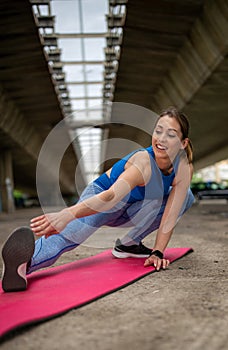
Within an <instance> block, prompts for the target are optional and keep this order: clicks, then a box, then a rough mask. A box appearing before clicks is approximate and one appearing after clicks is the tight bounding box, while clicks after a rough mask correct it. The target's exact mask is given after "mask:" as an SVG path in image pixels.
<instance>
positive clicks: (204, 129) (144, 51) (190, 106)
mask: <svg viewBox="0 0 228 350" xmlns="http://www.w3.org/2000/svg"><path fill="white" fill-rule="evenodd" d="M114 102H115V103H116V105H117V107H114V110H113V112H112V121H118V122H121V120H122V122H123V123H125V124H129V125H132V123H133V124H134V125H136V127H137V128H138V131H137V132H136V129H135V128H132V127H131V128H127V127H126V126H125V127H122V126H119V127H118V125H114V126H113V128H111V129H110V131H109V138H110V139H115V138H116V137H118V138H119V139H122V138H123V139H124V138H127V139H130V140H134V141H135V142H137V143H139V144H140V145H141V146H143V147H145V146H148V145H149V144H150V142H151V136H150V133H151V130H152V127H149V122H150V120H152V119H150V118H151V116H149V115H148V113H144V112H142V111H141V112H140V109H139V107H137V108H133V107H131V108H127V107H126V108H125V114H124V113H122V117H120V116H119V110H120V108H119V107H118V103H119V102H121V103H129V104H136V105H138V106H143V107H145V108H147V109H149V110H152V111H154V112H156V113H160V112H161V111H162V110H164V109H165V108H167V107H168V106H170V105H172V106H176V107H178V108H180V109H181V110H182V111H183V112H185V113H186V114H187V115H188V117H189V120H190V124H191V134H190V137H191V139H192V142H193V145H194V164H195V169H199V168H202V167H204V166H207V165H209V164H212V163H214V162H216V161H219V160H222V159H226V158H228V142H227V141H228V137H227V135H228V133H227V129H228V117H227V109H228V1H225V0H217V1H210V0H208V1H202V0H189V1H188V0H187V1H181V0H169V1H167V0H160V1H150V0H130V1H128V3H127V16H126V22H125V26H124V29H123V44H122V51H121V57H120V62H119V69H118V75H117V81H116V86H115V93H114ZM114 106H115V104H114ZM127 110H129V112H127ZM132 110H134V112H133V114H135V113H137V110H138V121H136V122H135V121H133V122H132ZM134 118H135V116H134ZM140 125H141V127H140ZM143 128H144V129H145V130H148V133H147V134H146V133H145V132H142V129H143ZM124 147H125V149H124V150H123V152H122V153H127V152H128V151H131V150H132V147H133V144H132V143H128V144H125V145H124ZM112 149H113V144H110V146H108V147H107V151H106V159H111V158H112ZM111 164H112V160H110V161H106V163H105V168H108V167H109V166H110V165H111Z"/></svg>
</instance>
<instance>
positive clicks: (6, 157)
mask: <svg viewBox="0 0 228 350" xmlns="http://www.w3.org/2000/svg"><path fill="white" fill-rule="evenodd" d="M13 189H14V180H13V164H12V154H11V151H10V150H6V151H2V152H1V154H0V195H1V210H2V211H4V212H6V213H12V212H13V211H14V210H15V206H14V198H13Z"/></svg>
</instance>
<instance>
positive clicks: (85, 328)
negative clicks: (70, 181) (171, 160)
mask: <svg viewBox="0 0 228 350" xmlns="http://www.w3.org/2000/svg"><path fill="white" fill-rule="evenodd" d="M39 213H40V211H39V210H38V209H28V210H18V211H16V212H15V214H13V215H11V216H8V215H5V214H0V222H1V234H0V246H2V243H3V241H4V240H5V238H6V237H7V235H8V234H9V233H10V231H11V230H13V229H15V228H16V227H17V226H20V225H27V224H28V222H29V219H30V218H31V217H33V216H34V215H37V214H39ZM125 230H126V229H113V228H111V229H110V228H107V227H103V228H102V229H100V230H99V231H98V232H97V233H96V234H95V235H94V236H93V237H92V238H91V239H90V241H88V242H87V243H86V244H85V245H83V246H81V247H79V248H78V249H77V250H74V251H72V252H69V253H66V254H65V255H64V256H62V257H61V259H59V261H58V262H57V264H58V265H59V264H63V263H67V262H70V261H72V260H75V259H79V258H84V257H87V256H90V255H95V254H97V253H98V252H100V251H102V250H103V249H106V248H109V247H111V246H112V245H113V243H114V241H115V239H116V238H117V237H118V236H120V237H121V235H123V234H124V232H125ZM227 238H228V206H227V204H225V203H223V202H215V201H211V202H201V203H200V204H198V205H194V206H193V207H192V208H191V210H190V211H189V212H188V213H187V214H185V216H184V217H183V218H182V219H181V221H180V222H179V223H178V225H177V227H176V230H175V233H174V235H173V237H172V240H171V242H170V246H191V247H193V248H194V253H191V254H189V255H187V256H186V257H184V258H182V259H181V260H178V261H176V262H174V263H173V264H172V265H171V266H170V267H169V269H168V270H166V271H161V272H159V273H154V274H152V275H149V276H147V277H145V278H143V279H141V280H139V281H137V282H136V283H134V284H132V285H130V286H128V287H126V288H124V289H122V290H120V291H117V292H115V293H113V294H110V295H108V296H106V297H104V298H102V299H100V300H97V301H95V302H93V303H91V304H89V305H86V306H83V307H81V308H79V309H77V310H72V311H70V312H68V313H67V314H65V315H63V316H60V317H58V318H56V319H53V320H50V321H46V322H44V323H42V324H39V325H36V326H31V327H28V328H26V329H25V330H23V331H18V332H15V333H13V334H12V335H10V336H8V337H7V338H6V339H4V341H3V342H2V343H1V350H6V349H7V350H9V349H10V350H22V349H23V350H29V349H33V350H36V349H37V350H38V349H48V350H54V349H68V350H71V349H80V350H84V349H85V350H87V349H88V350H95V349H96V350H117V349H118V350H125V349H131V350H138V349H140V350H151V349H156V350H170V349H175V350H183V349H185V350H202V349H207V350H223V349H224V350H225V349H226V348H227V341H228V328H227V324H228V312H227V311H228V299H227V265H228V255H227ZM153 239H154V235H150V236H149V237H148V238H147V239H146V240H145V243H146V244H147V245H149V246H152V245H153ZM1 268H2V264H1V265H0V269H1Z"/></svg>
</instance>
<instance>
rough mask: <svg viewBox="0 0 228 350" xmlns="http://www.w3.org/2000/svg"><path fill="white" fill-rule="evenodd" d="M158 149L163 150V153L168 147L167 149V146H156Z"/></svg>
mask: <svg viewBox="0 0 228 350" xmlns="http://www.w3.org/2000/svg"><path fill="white" fill-rule="evenodd" d="M156 147H157V148H158V149H160V150H162V151H165V150H166V149H167V147H165V146H161V145H158V144H157V145H156Z"/></svg>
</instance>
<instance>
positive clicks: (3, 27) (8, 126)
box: [0, 0, 84, 194]
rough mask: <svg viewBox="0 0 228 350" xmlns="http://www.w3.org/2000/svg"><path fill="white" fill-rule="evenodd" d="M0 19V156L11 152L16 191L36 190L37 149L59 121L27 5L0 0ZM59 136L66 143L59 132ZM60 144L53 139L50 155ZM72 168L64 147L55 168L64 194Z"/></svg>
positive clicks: (70, 183) (70, 190) (72, 157)
mask: <svg viewBox="0 0 228 350" xmlns="http://www.w3.org/2000/svg"><path fill="white" fill-rule="evenodd" d="M0 14H1V15H0V16H1V20H0V40H1V46H0V77H1V81H0V111H1V115H0V151H1V152H3V151H4V150H6V149H7V150H11V151H12V155H13V168H14V181H15V186H16V187H18V188H22V189H25V190H31V189H35V188H36V186H35V179H36V176H35V174H36V164H37V159H38V156H39V152H40V149H41V147H42V144H43V142H44V140H45V138H46V137H47V135H48V134H49V132H50V131H51V130H52V128H53V127H54V126H55V125H57V124H58V123H59V122H60V121H61V120H62V119H63V118H64V116H63V113H62V110H61V108H60V104H59V101H58V98H57V95H56V93H55V89H54V85H53V82H52V79H51V75H50V74H49V68H48V63H47V61H46V59H45V55H44V52H43V47H42V45H41V43H40V37H39V33H38V28H37V27H36V25H35V22H34V17H33V12H32V5H31V4H30V2H29V1H28V0H23V1H16V0H11V1H7V0H5V1H4V0H1V1H0ZM61 137H62V138H63V139H68V140H69V144H70V137H69V134H68V132H67V130H66V129H64V128H62V135H61ZM61 141H62V140H61V138H60V139H58V140H56V145H55V146H54V148H53V150H54V151H58V150H57V148H58V145H60V144H61ZM53 150H52V151H53ZM53 156H54V155H53ZM76 165H77V159H76V155H75V152H74V150H73V147H72V146H69V147H68V149H67V151H66V152H65V155H64V158H63V160H62V166H61V169H60V185H61V188H62V191H63V192H64V193H66V194H69V193H74V192H75V184H74V183H75V178H74V176H75V168H76ZM48 168H49V169H48ZM45 171H46V172H47V173H48V172H49V171H50V177H52V175H53V174H52V173H51V164H48V166H47V167H46V169H45ZM79 177H80V181H79V182H80V186H81V187H84V181H83V178H82V176H81V174H80V176H79Z"/></svg>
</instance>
